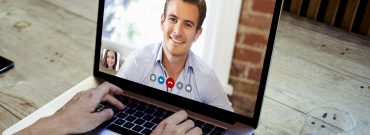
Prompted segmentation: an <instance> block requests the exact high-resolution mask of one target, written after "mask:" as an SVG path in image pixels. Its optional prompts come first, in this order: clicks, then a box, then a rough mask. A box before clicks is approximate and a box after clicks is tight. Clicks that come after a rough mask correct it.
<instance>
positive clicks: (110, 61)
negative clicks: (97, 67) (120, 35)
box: [103, 50, 117, 70]
mask: <svg viewBox="0 0 370 135" xmlns="http://www.w3.org/2000/svg"><path fill="white" fill-rule="evenodd" d="M116 64H117V52H115V51H112V50H107V51H106V52H105V56H104V59H103V65H104V67H106V68H108V69H109V70H116Z"/></svg>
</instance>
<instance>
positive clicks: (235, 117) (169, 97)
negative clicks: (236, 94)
mask: <svg viewBox="0 0 370 135" xmlns="http://www.w3.org/2000/svg"><path fill="white" fill-rule="evenodd" d="M104 4H105V0H99V7H98V18H97V19H98V20H97V31H96V45H95V56H94V70H93V74H94V76H95V77H98V78H101V79H103V80H105V81H108V82H110V83H112V84H115V85H117V86H119V87H121V88H122V89H124V90H128V91H130V92H134V93H137V94H140V95H144V96H147V97H150V98H153V99H156V100H159V101H162V102H165V103H169V104H171V105H174V106H177V107H180V108H184V109H186V110H190V111H193V112H195V113H199V114H203V115H205V116H209V117H212V118H215V119H218V120H220V121H224V122H227V123H230V124H233V123H235V122H240V123H244V124H247V125H249V126H252V127H253V128H257V125H258V120H259V116H260V112H261V106H262V101H263V96H264V91H265V86H266V80H267V75H268V71H269V70H268V69H269V66H270V61H271V54H272V50H273V45H274V41H275V35H276V31H277V26H278V20H279V16H280V13H281V4H282V1H281V0H276V3H275V8H274V13H273V17H272V23H271V29H270V34H269V38H268V43H267V49H266V55H265V60H264V63H263V69H262V74H261V81H260V85H259V90H258V94H257V99H256V105H255V110H254V113H253V118H250V117H248V116H244V115H241V114H238V113H233V112H230V111H227V110H223V109H220V108H217V107H214V106H210V105H206V104H204V103H200V102H197V101H194V100H191V99H188V98H184V97H181V96H178V95H174V94H170V93H167V92H164V91H160V90H157V89H155V88H152V87H149V86H145V85H142V84H139V83H136V82H133V81H129V80H125V79H122V78H119V77H116V76H113V75H109V74H107V73H104V72H101V71H99V61H100V52H101V41H102V27H103V14H104ZM225 116H230V117H225Z"/></svg>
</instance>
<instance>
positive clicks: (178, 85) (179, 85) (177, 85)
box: [176, 82, 184, 90]
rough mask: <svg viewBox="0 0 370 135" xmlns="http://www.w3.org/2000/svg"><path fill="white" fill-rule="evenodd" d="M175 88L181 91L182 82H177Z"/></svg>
mask: <svg viewBox="0 0 370 135" xmlns="http://www.w3.org/2000/svg"><path fill="white" fill-rule="evenodd" d="M176 87H177V89H179V90H181V89H182V87H184V84H182V82H177V83H176Z"/></svg>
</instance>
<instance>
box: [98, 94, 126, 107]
mask: <svg viewBox="0 0 370 135" xmlns="http://www.w3.org/2000/svg"><path fill="white" fill-rule="evenodd" d="M102 101H105V102H108V103H109V104H111V105H112V106H113V107H115V108H117V109H119V110H123V109H124V107H125V106H124V105H123V104H122V103H121V102H120V101H119V100H117V99H116V98H115V97H113V96H112V95H105V96H104V97H103V99H102Z"/></svg>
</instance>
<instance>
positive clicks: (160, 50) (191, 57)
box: [155, 42, 194, 73]
mask: <svg viewBox="0 0 370 135" xmlns="http://www.w3.org/2000/svg"><path fill="white" fill-rule="evenodd" d="M157 51H158V52H157V54H158V55H157V57H156V59H155V64H159V65H161V66H162V55H163V54H162V53H163V43H162V42H161V43H160V45H159V48H158V49H157ZM193 67H194V54H193V52H192V51H191V50H190V51H189V53H188V57H187V58H186V61H185V68H184V69H185V72H186V73H189V72H190V71H193ZM162 68H164V67H163V66H162Z"/></svg>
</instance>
